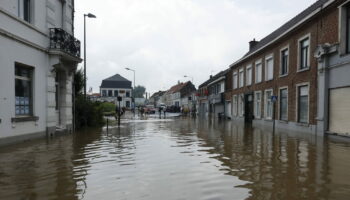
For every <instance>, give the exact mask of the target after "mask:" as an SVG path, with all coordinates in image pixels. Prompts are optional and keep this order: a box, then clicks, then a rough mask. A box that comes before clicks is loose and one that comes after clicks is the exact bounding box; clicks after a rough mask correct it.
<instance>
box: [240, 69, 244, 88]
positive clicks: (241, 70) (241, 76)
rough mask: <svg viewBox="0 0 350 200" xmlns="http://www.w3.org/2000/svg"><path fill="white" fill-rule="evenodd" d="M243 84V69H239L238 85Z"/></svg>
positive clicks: (241, 85)
mask: <svg viewBox="0 0 350 200" xmlns="http://www.w3.org/2000/svg"><path fill="white" fill-rule="evenodd" d="M243 86H244V69H240V70H239V87H240V88H241V87H243Z"/></svg>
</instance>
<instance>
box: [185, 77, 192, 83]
mask: <svg viewBox="0 0 350 200" xmlns="http://www.w3.org/2000/svg"><path fill="white" fill-rule="evenodd" d="M184 77H185V78H191V79H192V84H193V77H192V76H187V75H185V76H184Z"/></svg>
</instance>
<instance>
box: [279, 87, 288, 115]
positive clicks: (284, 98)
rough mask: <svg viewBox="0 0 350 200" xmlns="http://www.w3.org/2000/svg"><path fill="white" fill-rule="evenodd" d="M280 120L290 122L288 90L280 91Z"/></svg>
mask: <svg viewBox="0 0 350 200" xmlns="http://www.w3.org/2000/svg"><path fill="white" fill-rule="evenodd" d="M279 99H280V120H283V121H287V120H288V114H287V113H288V89H287V88H285V89H281V90H280V98H279Z"/></svg>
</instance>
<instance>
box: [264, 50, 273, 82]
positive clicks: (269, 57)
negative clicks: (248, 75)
mask: <svg viewBox="0 0 350 200" xmlns="http://www.w3.org/2000/svg"><path fill="white" fill-rule="evenodd" d="M269 60H271V61H272V77H271V78H269V74H268V72H269V69H268V65H267V61H269ZM273 72H274V59H273V54H270V55H268V56H266V57H265V81H271V80H273V77H274V74H273Z"/></svg>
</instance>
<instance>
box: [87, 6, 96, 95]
mask: <svg viewBox="0 0 350 200" xmlns="http://www.w3.org/2000/svg"><path fill="white" fill-rule="evenodd" d="M86 17H88V18H96V16H95V15H93V14H91V13H88V14H84V98H85V99H86Z"/></svg>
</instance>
